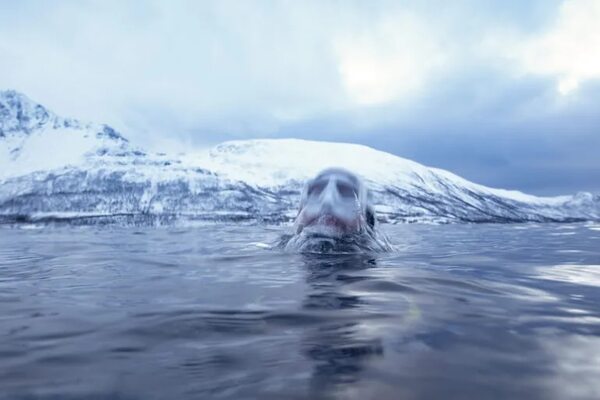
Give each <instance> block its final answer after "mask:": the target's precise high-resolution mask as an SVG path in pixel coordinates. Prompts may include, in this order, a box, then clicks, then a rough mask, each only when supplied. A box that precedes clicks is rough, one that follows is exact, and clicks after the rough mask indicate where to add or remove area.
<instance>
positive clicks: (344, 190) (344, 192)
mask: <svg viewBox="0 0 600 400" xmlns="http://www.w3.org/2000/svg"><path fill="white" fill-rule="evenodd" d="M336 186H337V190H338V193H339V194H340V196H341V197H343V198H345V199H350V198H352V199H353V198H354V197H356V191H355V190H354V187H353V186H351V185H348V184H347V183H343V182H338V183H337V185H336Z"/></svg>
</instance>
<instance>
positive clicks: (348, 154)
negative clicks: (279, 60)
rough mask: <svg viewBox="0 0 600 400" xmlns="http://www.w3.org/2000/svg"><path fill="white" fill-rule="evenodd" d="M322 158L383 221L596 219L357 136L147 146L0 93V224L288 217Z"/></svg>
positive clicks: (566, 204) (584, 209)
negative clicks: (364, 192)
mask: <svg viewBox="0 0 600 400" xmlns="http://www.w3.org/2000/svg"><path fill="white" fill-rule="evenodd" d="M329 166H340V167H344V168H347V169H350V170H352V171H354V172H356V173H358V174H359V175H361V176H362V177H363V178H365V180H366V181H367V183H368V185H369V186H370V188H371V191H372V195H373V201H374V203H375V204H376V210H377V211H378V215H379V218H380V220H383V221H389V222H521V221H579V220H598V219H600V198H598V196H593V195H591V194H589V193H579V194H577V195H575V196H561V197H551V198H542V197H535V196H530V195H526V194H523V193H520V192H516V191H507V190H501V189H491V188H487V187H485V186H481V185H477V184H475V183H472V182H469V181H467V180H465V179H462V178H460V177H458V176H456V175H454V174H452V173H450V172H447V171H444V170H441V169H436V168H428V167H425V166H423V165H421V164H418V163H416V162H413V161H410V160H406V159H403V158H400V157H396V156H394V155H392V154H389V153H385V152H381V151H377V150H374V149H372V148H369V147H366V146H360V145H354V144H344V143H326V142H312V141H304V140H297V139H278V140H247V141H232V142H225V143H222V144H220V145H218V146H216V147H214V148H212V149H208V150H205V151H200V152H196V153H190V154H185V155H178V156H174V157H173V156H168V155H166V154H163V153H160V154H150V153H148V152H145V151H143V150H142V149H140V148H137V147H135V146H133V145H132V144H131V143H129V142H128V141H127V139H125V138H124V137H123V136H122V135H121V134H120V133H118V132H116V131H115V130H114V129H112V128H110V127H109V126H106V125H98V124H87V123H82V122H80V121H77V120H74V119H66V118H62V117H59V116H57V115H55V114H53V113H52V112H51V111H49V110H47V109H46V108H44V107H43V106H42V105H39V104H36V103H35V102H33V101H31V100H30V99H28V98H27V97H26V96H24V95H23V94H20V93H18V92H15V91H3V92H0V221H3V222H15V221H31V220H55V219H69V220H70V221H72V222H79V223H99V222H115V221H117V222H118V221H124V222H127V223H143V224H146V223H157V222H171V221H173V220H181V219H183V220H190V219H191V220H238V221H239V220H244V221H251V222H254V221H266V222H285V221H290V220H291V219H292V218H293V217H294V215H295V213H296V206H297V203H298V198H299V194H300V190H301V188H302V185H303V183H304V181H305V180H306V179H308V178H310V177H312V176H314V175H315V174H316V173H317V172H318V171H320V170H321V169H323V168H326V167H329Z"/></svg>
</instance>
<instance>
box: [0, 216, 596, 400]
mask: <svg viewBox="0 0 600 400" xmlns="http://www.w3.org/2000/svg"><path fill="white" fill-rule="evenodd" d="M24 228H25V227H22V228H9V227H0V398H2V399H84V398H85V399H208V398H222V399H320V398H323V399H329V398H331V399H438V398H443V399H484V398H485V399H506V398H513V399H514V398H524V399H598V398H600V225H598V224H568V225H558V224H556V225H555V224H539V225H444V226H428V225H396V226H392V225H385V226H382V227H381V228H382V229H383V230H384V231H385V232H386V233H387V234H388V236H389V237H390V239H391V241H392V242H393V243H394V244H395V250H394V251H393V252H388V253H381V254H371V255H367V254H363V255H302V254H294V253H286V252H283V251H281V250H278V249H271V248H269V247H268V246H267V244H270V243H274V242H276V241H277V238H278V237H279V236H280V235H281V234H282V233H283V231H284V230H285V228H281V227H275V228H273V227H263V226H237V225H228V226H204V227H194V228H175V227H171V228H168V227H166V228H117V227H101V228H98V227H51V228H39V227H37V228H35V229H24Z"/></svg>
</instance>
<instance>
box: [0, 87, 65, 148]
mask: <svg viewBox="0 0 600 400" xmlns="http://www.w3.org/2000/svg"><path fill="white" fill-rule="evenodd" d="M56 122H58V117H57V116H56V115H55V114H53V113H52V112H51V111H49V110H48V109H46V108H45V107H44V106H42V105H41V104H38V103H36V102H34V101H33V100H31V99H30V98H28V97H27V96H25V95H24V94H22V93H20V92H17V91H15V90H2V91H0V137H4V136H7V135H8V134H11V133H24V134H29V133H31V132H32V131H34V130H36V129H39V128H41V127H43V126H45V125H46V124H48V123H52V124H54V123H56Z"/></svg>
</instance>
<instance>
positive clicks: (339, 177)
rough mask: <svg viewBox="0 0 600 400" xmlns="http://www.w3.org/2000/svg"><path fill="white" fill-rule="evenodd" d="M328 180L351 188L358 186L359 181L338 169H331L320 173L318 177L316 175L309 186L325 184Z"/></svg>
mask: <svg viewBox="0 0 600 400" xmlns="http://www.w3.org/2000/svg"><path fill="white" fill-rule="evenodd" d="M330 179H335V180H336V181H341V182H344V183H347V184H350V185H352V186H356V187H357V186H358V185H359V183H360V181H359V180H358V178H357V177H356V176H355V175H353V174H351V173H349V172H347V171H344V170H338V169H331V170H326V171H323V172H321V173H320V174H319V175H317V177H316V178H314V179H313V180H312V181H310V183H309V185H315V184H318V183H322V182H327V181H329V180H330Z"/></svg>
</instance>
